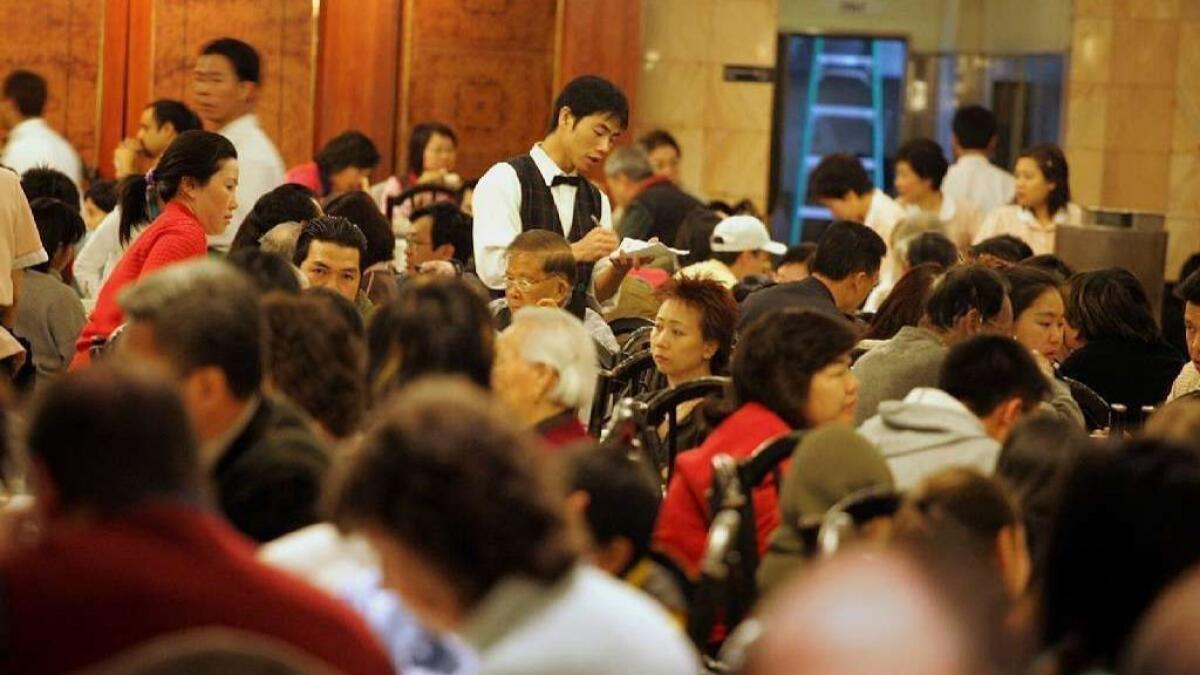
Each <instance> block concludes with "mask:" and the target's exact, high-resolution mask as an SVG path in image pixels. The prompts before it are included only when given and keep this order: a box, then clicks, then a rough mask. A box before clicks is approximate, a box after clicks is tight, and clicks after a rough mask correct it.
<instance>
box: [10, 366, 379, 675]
mask: <svg viewBox="0 0 1200 675" xmlns="http://www.w3.org/2000/svg"><path fill="white" fill-rule="evenodd" d="M195 394H196V392H189V393H188V394H187V396H188V397H189V398H191V397H194V396H195ZM188 426H189V425H188V413H187V412H186V411H185V408H184V404H183V403H182V401H181V400H180V396H179V394H178V393H177V391H176V389H175V387H174V386H173V385H172V384H171V383H170V382H169V381H166V380H163V379H159V378H158V377H153V376H152V375H151V373H149V372H147V371H146V370H145V369H137V370H134V369H132V368H118V367H113V366H112V364H98V365H95V366H93V367H92V368H89V369H86V370H83V371H80V372H76V373H72V374H69V375H67V376H66V377H65V378H64V380H63V381H61V382H60V383H58V384H57V385H56V386H55V387H53V388H52V389H51V390H50V391H49V393H48V395H47V396H46V397H44V398H43V399H42V400H41V401H40V402H39V405H38V406H37V408H36V409H35V412H34V414H33V417H32V420H31V422H30V425H29V434H28V439H27V443H26V447H27V448H28V450H29V455H30V458H31V459H32V463H33V470H32V471H31V472H30V479H31V481H32V482H33V484H34V493H35V494H36V495H37V498H36V502H35V509H36V512H37V514H38V515H39V516H40V518H39V521H40V522H39V527H38V528H37V530H36V537H35V540H34V541H30V538H29V534H30V531H29V530H28V529H25V528H21V534H22V535H24V536H23V537H22V538H20V540H19V541H4V542H0V544H3V546H4V547H5V548H6V549H7V550H6V553H7V554H8V555H6V556H5V557H4V559H3V562H0V591H2V592H0V605H2V608H0V609H2V613H3V615H4V630H3V631H0V653H3V655H4V656H3V664H4V666H3V668H4V670H5V672H12V673H66V672H79V671H81V670H91V668H89V667H90V666H94V665H97V664H100V663H103V662H105V661H106V660H107V659H111V658H113V657H116V656H118V655H120V654H123V653H125V652H126V651H127V650H129V649H131V648H133V647H135V646H138V645H140V644H143V643H145V642H147V641H150V640H153V639H155V638H160V637H165V636H168V635H176V634H180V633H183V632H185V631H189V630H193V629H199V628H212V627H220V628H226V629H231V630H235V631H242V632H246V633H249V634H252V635H255V636H258V637H261V638H269V639H273V640H275V641H278V642H281V643H284V644H286V645H290V646H291V647H292V648H295V649H298V650H300V651H301V652H303V653H305V654H307V655H309V656H311V657H313V658H315V659H319V660H320V661H321V662H322V663H323V665H325V666H327V667H328V668H329V669H331V671H332V670H336V671H337V672H344V673H353V674H359V675H376V674H378V675H382V674H383V673H390V672H392V668H391V665H390V663H389V661H388V659H387V656H386V654H385V653H384V652H383V651H382V649H381V648H380V646H379V645H378V644H377V643H376V641H375V639H374V638H373V637H372V636H371V634H370V633H369V631H368V629H367V628H366V626H365V625H364V624H363V622H362V620H361V619H359V618H358V617H356V616H355V615H354V613H353V612H352V610H350V608H348V607H347V606H345V605H344V604H342V603H341V602H338V601H336V600H334V599H333V598H332V597H329V596H327V595H325V594H323V593H321V592H319V591H316V590H314V589H312V588H310V587H309V586H307V585H305V584H304V583H302V582H300V581H299V580H297V579H295V578H294V577H291V576H289V575H286V574H283V573H281V572H277V571H274V570H272V569H270V568H268V567H266V566H264V565H262V564H261V563H259V562H257V561H255V559H254V550H253V548H252V546H251V545H250V542H248V541H247V540H245V539H244V538H243V537H241V536H238V535H237V534H236V533H235V532H234V531H233V530H231V529H230V528H229V526H228V525H226V524H225V523H224V522H222V521H221V520H220V519H218V518H215V517H213V515H212V513H211V512H210V511H209V510H208V509H207V508H206V506H205V504H206V501H207V498H206V491H205V490H204V488H203V487H202V484H203V478H202V474H201V470H200V461H199V460H200V458H199V457H198V454H199V453H198V451H197V447H196V440H195V439H194V437H193V435H192V434H191V433H190V432H189V429H188ZM280 487H282V486H280ZM280 497H282V498H286V495H280ZM102 670H104V669H102ZM124 672H128V671H124Z"/></svg>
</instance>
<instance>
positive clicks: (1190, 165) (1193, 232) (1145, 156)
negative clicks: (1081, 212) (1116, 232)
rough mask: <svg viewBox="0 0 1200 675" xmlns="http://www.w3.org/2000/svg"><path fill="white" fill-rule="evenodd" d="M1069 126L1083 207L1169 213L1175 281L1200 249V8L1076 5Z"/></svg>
mask: <svg viewBox="0 0 1200 675" xmlns="http://www.w3.org/2000/svg"><path fill="white" fill-rule="evenodd" d="M1066 120H1067V121H1066V138H1065V143H1064V146H1065V148H1066V152H1067V157H1068V161H1069V162H1070V166H1071V189H1072V192H1073V193H1074V197H1075V200H1076V201H1077V202H1079V203H1081V204H1083V205H1085V206H1103V207H1108V208H1116V209H1132V210H1140V211H1151V212H1157V213H1165V214H1166V216H1167V230H1168V231H1169V232H1170V243H1169V245H1168V250H1167V264H1166V274H1167V278H1168V279H1174V278H1175V277H1176V276H1177V275H1178V271H1179V266H1180V264H1182V262H1183V261H1184V260H1185V259H1186V258H1187V256H1189V255H1191V254H1192V253H1193V252H1195V251H1197V250H1198V249H1200V1H1197V0H1076V2H1075V7H1074V15H1073V18H1072V47H1071V72H1070V81H1069V86H1068V94H1067V115H1066Z"/></svg>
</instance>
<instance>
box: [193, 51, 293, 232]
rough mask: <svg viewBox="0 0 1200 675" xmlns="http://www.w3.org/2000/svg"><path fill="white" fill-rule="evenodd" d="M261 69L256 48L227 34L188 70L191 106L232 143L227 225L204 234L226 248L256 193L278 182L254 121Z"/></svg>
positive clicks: (280, 171) (273, 153) (271, 153)
mask: <svg viewBox="0 0 1200 675" xmlns="http://www.w3.org/2000/svg"><path fill="white" fill-rule="evenodd" d="M260 82H261V69H260V66H259V59H258V52H257V51H255V50H254V48H253V47H251V46H250V45H248V44H246V43H245V42H242V41H241V40H235V39H233V38H220V39H218V40H214V41H212V42H210V43H208V44H207V45H205V46H204V49H202V50H200V58H198V59H197V60H196V68H195V69H194V70H193V71H192V88H193V91H194V92H195V95H196V112H197V113H199V115H200V118H201V119H202V120H204V125H205V127H207V128H209V129H215V130H216V131H217V133H219V134H221V135H222V136H224V137H225V138H228V139H229V140H230V141H231V142H232V143H233V147H235V148H237V153H238V166H239V167H240V168H241V174H240V177H239V178H238V189H237V203H238V208H237V210H236V211H234V212H233V223H232V226H231V227H228V228H225V232H224V233H223V234H221V235H218V236H210V237H209V238H208V242H209V245H211V246H213V247H215V248H218V249H228V248H229V244H230V243H231V242H232V241H233V237H234V235H236V234H237V230H238V228H239V227H241V224H242V219H244V218H245V217H246V214H247V213H250V210H251V209H253V208H254V203H255V202H257V201H258V198H259V197H261V196H263V195H264V194H266V193H267V192H269V191H271V190H273V189H275V188H276V187H278V186H280V185H282V184H283V180H284V174H285V168H284V165H283V158H282V157H280V156H279V151H278V150H277V149H275V144H274V143H272V142H271V139H270V138H268V137H267V134H266V133H265V132H264V131H263V130H262V127H260V126H259V124H258V117H257V116H256V115H255V114H254V106H255V104H256V103H257V101H258V87H259V83H260Z"/></svg>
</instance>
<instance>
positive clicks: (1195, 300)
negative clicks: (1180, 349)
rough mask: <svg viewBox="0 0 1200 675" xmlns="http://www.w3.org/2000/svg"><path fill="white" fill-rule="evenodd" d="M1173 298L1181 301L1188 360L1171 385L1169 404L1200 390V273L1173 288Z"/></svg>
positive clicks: (1193, 274) (1168, 397)
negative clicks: (1199, 365) (1199, 364)
mask: <svg viewBox="0 0 1200 675" xmlns="http://www.w3.org/2000/svg"><path fill="white" fill-rule="evenodd" d="M1175 297H1177V298H1179V299H1180V300H1182V301H1183V331H1184V336H1185V338H1186V340H1187V351H1188V356H1189V357H1190V359H1189V360H1188V362H1187V363H1185V364H1184V366H1183V369H1182V370H1180V371H1179V377H1176V378H1175V383H1174V384H1172V385H1171V394H1170V395H1169V396H1167V402H1168V403H1169V402H1171V401H1173V400H1175V399H1177V398H1179V397H1180V396H1183V395H1184V394H1190V393H1191V392H1194V391H1197V390H1200V368H1198V367H1197V364H1198V363H1200V272H1193V273H1192V274H1191V275H1190V276H1188V277H1187V278H1186V279H1184V280H1183V281H1181V282H1180V283H1179V285H1177V286H1176V287H1175Z"/></svg>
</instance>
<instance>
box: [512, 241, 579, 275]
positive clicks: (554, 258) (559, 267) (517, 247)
mask: <svg viewBox="0 0 1200 675" xmlns="http://www.w3.org/2000/svg"><path fill="white" fill-rule="evenodd" d="M514 253H525V254H531V255H536V256H539V257H540V258H541V259H542V271H543V272H545V273H546V274H550V275H556V276H561V277H563V278H564V279H566V280H567V283H568V284H570V285H572V286H574V285H575V277H576V274H577V271H576V270H577V268H576V263H575V254H574V253H573V252H572V251H571V245H570V244H569V243H567V240H566V239H565V238H564V237H563V236H562V235H561V234H559V233H557V232H551V231H549V230H526V231H525V232H522V233H521V234H518V235H517V236H516V238H514V239H513V240H512V243H511V244H509V245H508V255H513V254H514Z"/></svg>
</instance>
